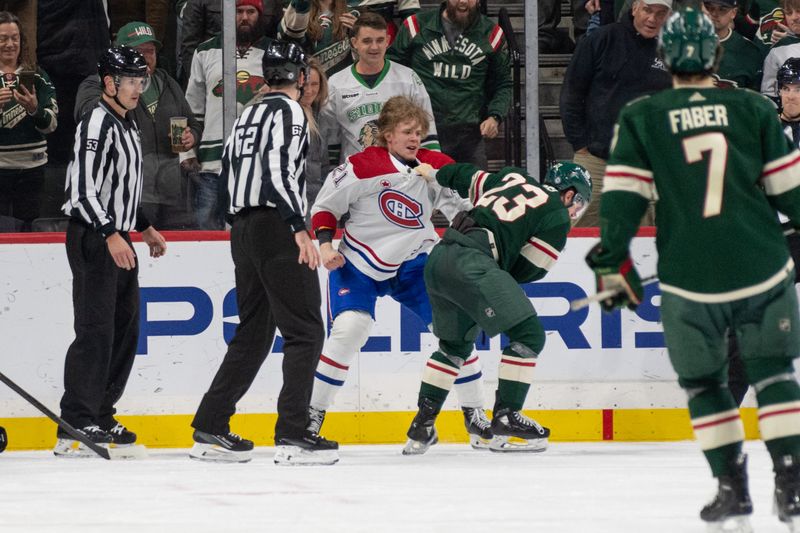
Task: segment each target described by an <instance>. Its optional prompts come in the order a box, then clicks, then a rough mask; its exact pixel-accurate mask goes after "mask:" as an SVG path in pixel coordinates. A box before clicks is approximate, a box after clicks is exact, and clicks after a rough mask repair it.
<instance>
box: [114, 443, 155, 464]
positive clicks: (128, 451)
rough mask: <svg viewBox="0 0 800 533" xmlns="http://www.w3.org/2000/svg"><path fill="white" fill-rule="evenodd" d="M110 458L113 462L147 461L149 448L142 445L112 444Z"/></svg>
mask: <svg viewBox="0 0 800 533" xmlns="http://www.w3.org/2000/svg"><path fill="white" fill-rule="evenodd" d="M108 457H109V459H111V460H112V461H113V460H115V459H121V460H126V461H129V460H140V459H147V457H148V455H147V448H146V447H145V446H144V445H142V444H112V445H111V446H109V447H108Z"/></svg>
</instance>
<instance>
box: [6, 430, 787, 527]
mask: <svg viewBox="0 0 800 533" xmlns="http://www.w3.org/2000/svg"><path fill="white" fill-rule="evenodd" d="M400 449H401V446H400V445H393V446H346V447H343V448H342V449H341V450H340V457H341V460H340V462H339V464H337V465H335V466H328V467H278V466H275V465H274V464H273V462H272V455H273V453H274V450H273V449H272V448H257V449H256V453H255V456H254V459H253V461H252V462H250V463H246V464H209V463H200V462H196V461H192V460H190V459H188V455H187V450H150V458H149V459H146V460H142V461H104V460H102V459H56V458H55V457H53V456H52V454H51V453H50V452H44V451H42V452H5V453H3V454H0V532H2V533H10V532H15V533H16V532H26V533H28V532H41V531H44V532H72V531H75V532H83V531H113V532H114V533H122V532H137V533H141V532H151V531H157V532H161V531H163V532H174V533H181V532H187V533H188V532H191V533H197V532H212V531H213V532H215V533H220V532H229V531H231V532H250V531H258V532H275V533H289V532H313V533H325V532H347V533H355V532H370V533H386V532H389V533H392V532H402V533H412V532H413V533H424V532H437V533H438V532H459V533H461V532H501V531H503V532H516V531H519V532H535V533H539V532H542V533H554V532H581V533H583V532H588V533H599V532H604V533H612V532H613V533H620V532H642V533H662V532H663V533H676V532H702V531H705V526H704V524H703V523H702V522H701V521H700V520H699V518H697V513H698V512H699V510H700V507H702V505H703V504H704V503H706V502H707V501H708V500H709V499H710V498H711V496H712V495H713V493H714V492H715V488H716V483H715V481H713V480H712V479H711V477H710V474H709V472H708V467H707V466H706V464H705V461H704V459H703V457H702V455H701V454H700V452H699V449H698V446H697V444H696V443H694V442H679V443H553V444H551V445H550V449H549V450H548V451H546V452H544V453H540V454H498V453H491V452H488V451H486V452H484V451H474V450H472V449H470V448H469V447H468V446H467V445H437V446H434V447H433V448H431V450H430V451H429V452H428V453H427V454H426V455H423V456H418V457H404V456H402V455H401V454H400ZM745 450H746V451H747V452H748V453H749V455H750V469H749V470H750V491H751V495H752V498H753V502H754V505H755V512H754V514H753V518H752V524H753V528H754V531H756V532H757V533H766V532H772V531H774V532H785V531H788V529H787V528H785V527H784V526H783V525H782V524H780V523H779V522H778V519H777V518H776V517H775V516H774V515H773V514H772V500H771V497H772V489H773V481H772V472H771V465H770V461H769V456H768V454H767V453H766V451H765V449H764V447H763V445H762V444H761V443H760V442H747V443H746V444H745Z"/></svg>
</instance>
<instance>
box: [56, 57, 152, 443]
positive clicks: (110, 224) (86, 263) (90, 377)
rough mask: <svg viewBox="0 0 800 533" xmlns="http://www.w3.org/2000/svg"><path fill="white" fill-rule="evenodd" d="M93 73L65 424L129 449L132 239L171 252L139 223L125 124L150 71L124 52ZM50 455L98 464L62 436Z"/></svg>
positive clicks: (76, 166)
mask: <svg viewBox="0 0 800 533" xmlns="http://www.w3.org/2000/svg"><path fill="white" fill-rule="evenodd" d="M97 68H98V73H99V74H100V79H101V80H102V81H103V97H102V100H101V101H100V102H99V103H98V104H97V107H95V108H94V109H93V110H92V111H91V112H90V113H87V114H86V115H84V117H83V119H82V121H81V122H80V124H78V128H77V131H76V134H75V148H74V154H73V158H72V161H71V162H70V165H69V168H68V169H67V182H66V202H65V203H64V208H63V210H64V213H65V214H67V215H69V216H70V217H71V218H70V222H69V227H68V228H67V243H66V247H67V259H68V260H69V266H70V269H71V270H72V276H73V280H72V301H73V306H74V313H75V340H74V341H73V343H72V344H71V345H70V347H69V350H68V351H67V357H66V361H65V364H64V396H63V397H62V398H61V416H62V418H64V420H66V421H67V422H69V423H70V424H71V425H73V426H74V427H76V428H79V429H80V430H81V431H82V432H83V433H84V434H86V436H87V437H89V438H90V439H91V440H93V441H94V442H97V443H101V444H102V443H114V444H116V445H132V444H134V443H135V441H136V435H135V434H134V433H132V432H131V431H128V430H127V429H126V428H125V427H124V426H123V425H122V424H120V423H118V422H117V421H116V420H115V419H114V413H115V412H116V411H115V409H114V404H115V403H116V402H117V401H118V400H119V399H120V397H121V396H122V391H123V390H124V389H125V384H126V383H127V381H128V376H129V375H130V372H131V368H132V367H133V359H134V357H135V355H136V345H137V341H138V337H139V281H138V271H139V269H138V264H137V260H136V253H135V252H134V250H133V247H132V245H131V239H130V236H129V235H128V232H129V231H131V230H133V229H137V230H140V231H141V230H143V231H142V240H143V241H144V242H145V243H146V244H147V246H148V247H149V248H150V255H151V256H152V257H160V256H162V255H164V252H165V251H166V249H167V246H166V242H165V241H164V238H163V237H162V236H161V234H160V233H159V232H157V231H156V230H155V229H154V228H153V227H152V226H150V224H149V223H148V222H147V221H146V220H144V219H143V217H142V216H141V215H140V213H139V201H140V199H141V194H142V147H141V144H140V139H139V130H138V128H137V127H136V124H135V123H134V122H133V121H132V120H131V119H130V117H129V116H128V114H129V113H128V112H129V111H130V110H132V109H135V108H136V105H137V103H138V101H139V97H140V96H141V94H142V92H143V91H144V89H145V84H146V81H147V63H146V62H145V60H144V57H142V55H141V54H140V53H139V52H137V51H136V50H133V49H131V48H128V47H124V46H123V47H119V48H110V49H108V50H107V51H106V52H104V53H103V55H102V56H101V58H100V61H99V62H98V64H97ZM54 453H55V454H56V455H57V456H69V455H84V454H90V455H94V454H93V453H92V452H91V451H90V450H88V449H85V448H81V447H80V446H79V443H78V442H77V441H75V440H73V439H72V438H71V437H69V436H68V435H66V434H62V432H61V430H60V429H59V433H58V442H57V444H56V447H55V449H54Z"/></svg>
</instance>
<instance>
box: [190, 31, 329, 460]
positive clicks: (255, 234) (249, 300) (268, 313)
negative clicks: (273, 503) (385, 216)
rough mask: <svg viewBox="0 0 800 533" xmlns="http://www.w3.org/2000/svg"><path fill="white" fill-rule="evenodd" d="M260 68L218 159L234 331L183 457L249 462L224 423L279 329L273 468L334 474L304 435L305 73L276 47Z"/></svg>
mask: <svg viewBox="0 0 800 533" xmlns="http://www.w3.org/2000/svg"><path fill="white" fill-rule="evenodd" d="M262 67H263V71H264V79H265V80H266V82H267V83H268V84H269V88H270V92H269V93H267V94H266V96H265V97H264V98H263V100H262V101H261V102H260V103H258V104H256V105H254V106H251V107H248V108H247V109H245V110H244V112H243V113H242V115H241V116H240V117H239V118H238V119H237V121H236V123H235V124H234V126H233V132H232V133H231V136H230V137H229V139H228V142H227V143H226V145H225V150H224V153H223V155H222V175H221V179H222V180H223V183H227V184H228V198H229V199H228V214H229V215H232V217H233V224H232V228H231V255H232V256H233V263H234V265H235V267H236V295H237V302H238V307H239V326H238V327H237V328H236V334H235V335H234V338H233V340H231V343H230V346H229V347H228V353H226V354H225V359H224V360H223V361H222V365H221V366H220V368H219V370H218V371H217V375H216V376H215V377H214V381H213V382H212V383H211V387H210V388H209V390H208V392H207V393H206V394H205V396H203V400H202V402H201V403H200V407H199V408H198V410H197V414H196V415H195V417H194V420H193V421H192V426H193V427H194V428H195V432H194V441H195V444H194V447H193V448H192V450H191V452H190V453H189V455H190V457H192V458H194V459H199V460H204V461H220V462H246V461H249V460H250V458H251V452H252V449H253V442H252V441H250V440H247V439H243V438H242V437H240V436H238V435H236V434H235V433H231V431H230V424H229V422H230V418H231V416H233V414H234V412H235V411H236V403H237V402H238V401H239V400H240V399H241V398H242V396H244V394H245V392H247V389H248V388H250V385H251V384H252V382H253V379H255V377H256V374H257V373H258V370H259V369H260V368H261V365H262V363H263V362H264V360H265V359H266V357H267V354H269V351H270V348H271V346H272V341H273V339H274V337H275V327H276V325H277V327H278V328H279V329H280V331H281V334H282V335H283V353H284V356H283V388H282V389H281V392H280V395H279V396H278V421H277V423H276V424H275V445H276V447H277V452H276V454H275V462H276V463H277V464H298V463H303V464H333V463H335V462H336V461H338V459H339V457H338V452H337V449H338V447H339V446H338V444H337V443H335V442H332V441H328V440H326V439H324V438H322V437H320V436H319V435H317V434H316V433H312V432H310V431H308V430H307V429H306V427H307V426H308V403H309V401H310V398H311V387H312V385H313V379H314V369H315V367H316V365H317V361H318V360H319V355H320V350H322V343H323V340H324V338H325V332H324V329H323V324H322V315H321V313H320V288H319V279H318V278H317V273H316V271H315V270H316V268H317V266H318V265H319V252H318V251H317V249H316V247H315V246H314V243H313V242H312V241H311V238H310V237H309V234H308V232H307V231H306V226H305V212H306V199H305V181H304V178H303V169H304V167H305V163H306V162H305V158H306V151H307V149H308V125H307V122H306V117H305V115H304V114H303V110H302V107H301V106H300V104H299V103H298V102H297V100H299V98H300V95H301V94H302V86H303V84H304V83H305V81H306V78H307V76H308V70H307V65H306V62H305V55H304V54H303V52H302V50H301V49H300V48H299V47H298V46H296V45H294V44H291V43H286V42H281V41H274V42H273V43H272V44H270V45H269V47H268V48H267V50H266V51H265V52H264V57H263V60H262Z"/></svg>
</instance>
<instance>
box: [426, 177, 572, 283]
mask: <svg viewBox="0 0 800 533" xmlns="http://www.w3.org/2000/svg"><path fill="white" fill-rule="evenodd" d="M436 180H437V181H438V182H439V183H440V184H441V185H443V186H445V187H450V188H451V189H455V190H456V191H457V192H458V194H460V195H461V196H463V197H464V198H469V199H470V201H471V202H472V203H473V204H474V205H475V207H474V208H473V209H472V210H471V211H470V212H469V214H470V217H471V218H472V219H473V220H474V221H475V223H476V224H477V225H478V226H480V227H481V228H485V229H488V230H489V231H490V234H491V237H490V240H491V241H493V251H494V253H495V254H496V259H497V263H498V264H499V266H500V268H501V269H503V270H505V271H506V272H508V273H509V274H511V275H512V276H513V277H514V279H515V280H516V281H517V282H519V283H525V282H528V281H535V280H537V279H541V278H542V277H544V275H545V274H547V272H548V270H550V269H551V268H552V267H553V265H555V263H556V261H557V260H558V255H559V253H560V252H561V250H562V249H563V248H564V245H565V244H566V242H567V233H569V230H570V221H569V214H568V213H567V209H566V207H564V204H563V203H562V201H561V197H560V195H559V192H558V191H557V190H555V189H554V188H553V187H550V186H549V185H540V184H539V183H538V182H537V181H536V180H534V179H533V178H531V177H530V176H528V175H527V173H526V172H525V171H524V170H522V169H519V168H513V167H506V168H504V169H502V170H500V171H499V172H496V173H494V174H489V173H487V172H484V171H482V170H478V168H477V167H475V166H473V165H470V164H468V163H461V164H454V165H446V166H444V167H442V168H441V169H440V170H439V172H438V173H437V175H436Z"/></svg>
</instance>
